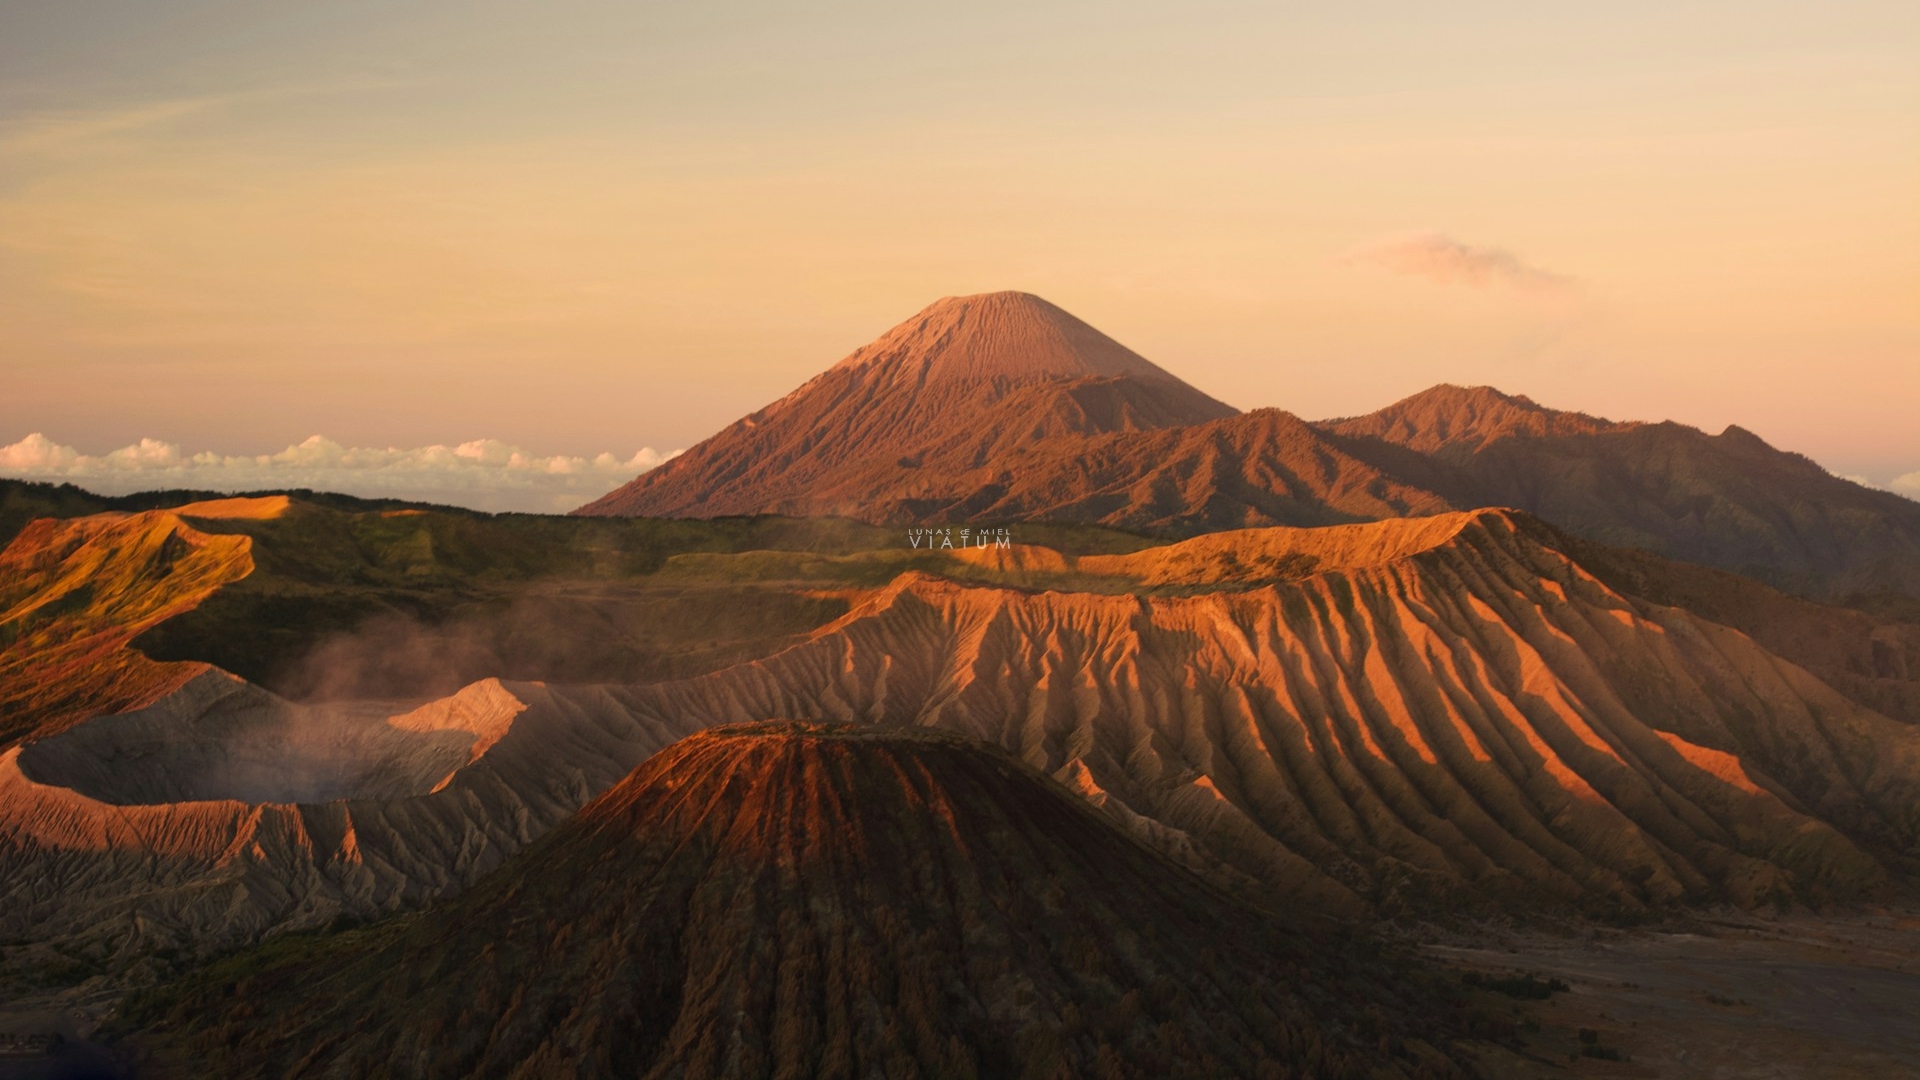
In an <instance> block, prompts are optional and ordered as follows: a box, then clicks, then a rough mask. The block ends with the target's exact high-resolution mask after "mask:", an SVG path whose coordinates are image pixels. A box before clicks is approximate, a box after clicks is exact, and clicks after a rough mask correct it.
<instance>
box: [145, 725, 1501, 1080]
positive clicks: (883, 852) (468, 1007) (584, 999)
mask: <svg viewBox="0 0 1920 1080" xmlns="http://www.w3.org/2000/svg"><path fill="white" fill-rule="evenodd" d="M125 1023H126V1024H128V1025H130V1026H137V1027H138V1028H139V1029H140V1031H141V1034H140V1036H139V1040H140V1042H141V1043H142V1044H145V1045H147V1046H149V1047H157V1048H158V1052H157V1053H156V1054H155V1055H154V1057H153V1058H152V1059H151V1061H150V1064H149V1071H150V1072H151V1073H152V1074H153V1075H173V1074H174V1073H175V1072H178V1073H179V1074H180V1075H204V1074H205V1073H206V1072H207V1071H209V1070H212V1071H217V1072H218V1073H219V1074H220V1075H222V1076H227V1077H234V1078H243V1077H275V1078H279V1077H300V1076H326V1077H340V1078H345V1077H466V1076H475V1075H485V1076H502V1077H534V1076H560V1075H564V1076H577V1077H615V1076H646V1077H669V1076H671V1077H687V1078H701V1077H732V1078H739V1077H774V1076H800V1075H804V1076H822V1077H854V1076H873V1075H886V1076H894V1077H919V1076H941V1077H972V1076H1013V1075H1020V1076H1034V1077H1039V1076H1056V1075H1075V1076H1077V1075H1098V1076H1111V1077H1175V1076H1193V1077H1217V1076H1225V1075H1235V1076H1249V1077H1279V1076H1299V1075H1306V1076H1315V1077H1326V1078H1329V1080H1336V1078H1342V1077H1353V1078H1360V1077H1371V1078H1382V1080H1384V1078H1390V1077H1419V1076H1427V1077H1439V1076H1455V1075H1464V1074H1465V1069H1463V1068H1462V1067H1461V1063H1460V1062H1459V1061H1456V1060H1454V1059H1453V1058H1452V1057H1451V1056H1450V1055H1449V1054H1448V1053H1446V1052H1443V1051H1442V1050H1441V1049H1440V1048H1438V1047H1436V1046H1434V1045H1433V1043H1432V1042H1431V1041H1429V1040H1437V1041H1440V1042H1441V1043H1442V1044H1443V1045H1445V1044H1446V1043H1447V1041H1448V1040H1447V1038H1446V1036H1447V1035H1448V1034H1449V1033H1450V1032H1453V1031H1458V1030H1459V1022H1458V1021H1457V1020H1456V1019H1454V1018H1453V1017H1452V1016H1451V1015H1450V1014H1449V1012H1448V1011H1447V1010H1446V1008H1445V1006H1444V1005H1443V1004H1442V1003H1440V1002H1438V1001H1436V1000H1435V995H1434V992H1433V989H1432V988H1431V986H1430V985H1429V984H1426V983H1424V982H1423V981H1421V979H1420V978H1419V976H1417V975H1412V974H1411V973H1409V972H1408V971H1407V969H1406V968H1405V967H1404V966H1395V965H1393V964H1389V963H1387V962H1385V961H1383V960H1379V959H1367V958H1366V957H1365V956H1364V954H1363V953H1362V952H1361V951H1360V950H1358V949H1356V948H1355V947H1354V946H1353V945H1352V944H1350V943H1345V942H1342V941H1341V940H1339V939H1338V938H1337V937H1336V936H1334V935H1331V934H1328V933H1326V932H1325V931H1318V932H1307V931H1302V930H1300V929H1297V928H1288V927H1287V926H1286V925H1285V924H1284V923H1283V922H1282V921H1281V920H1278V919H1275V918H1274V917H1273V916H1272V915H1271V914H1270V913H1267V912H1261V911H1256V910H1253V909H1248V908H1244V907H1242V906H1240V905H1239V904H1237V903H1235V902H1233V901H1231V900H1229V899H1228V898H1227V897H1225V896H1224V895H1222V894H1220V893H1219V892H1217V891H1215V890H1214V889H1212V888H1211V887H1209V886H1207V885H1206V884H1204V883H1203V882H1201V881H1200V880H1198V879H1196V878H1194V877H1192V876H1191V875H1189V874H1187V873H1185V872H1183V871H1181V870H1179V869H1178V868H1176V867H1174V866H1171V865H1169V864H1167V863H1165V862H1164V861H1162V860H1161V859H1159V858H1158V857H1157V856H1155V855H1153V854H1152V853H1151V852H1149V851H1148V850H1147V849H1145V848H1143V847H1141V846H1139V845H1138V844H1136V843H1134V842H1133V841H1131V840H1130V839H1128V838H1127V837H1126V836H1124V835H1123V834H1121V833H1120V832H1118V831H1117V830H1115V829H1114V828H1113V826H1112V825H1111V824H1110V823H1108V822H1106V821H1103V820H1102V819H1101V818H1100V817H1099V816H1097V815H1096V814H1094V813H1092V812H1090V810H1089V809H1088V808H1087V807H1086V805H1085V804H1084V803H1083V802H1082V801H1080V800H1079V799H1077V798H1075V797H1074V796H1073V795H1072V794H1070V793H1069V792H1067V791H1066V790H1064V789H1063V788H1061V787H1060V786H1059V785H1058V784H1056V783H1054V782H1052V781H1050V780H1048V779H1047V778H1045V777H1044V776H1042V775H1041V774H1040V773H1038V772H1036V771H1035V770H1034V769H1032V768H1031V767H1030V766H1028V765H1026V764H1024V763H1022V762H1020V761H1019V760H1018V759H1016V758H1014V757H1012V756H1011V755H1008V754H1006V753H1004V752H1001V751H998V750H995V749H992V748H989V747H987V746H985V745H983V744H980V743H977V742H974V741H972V740H967V739H962V738H958V737H955V736H952V735H946V734H939V733H935V732H931V731H926V730H916V729H900V728H882V727H873V726H869V725H855V726H841V727H836V726H822V725H816V724H766V725H749V726H739V727H722V728H717V729H713V730H710V731H707V732H704V733H702V734H699V735H695V736H693V737H691V738H688V739H685V740H682V741H681V742H678V743H676V744H674V745H673V746H672V747H670V748H669V749H668V750H666V751H665V752H663V753H661V754H659V755H657V756H655V757H654V758H652V759H651V760H649V761H648V762H647V763H646V764H645V765H643V766H642V767H641V768H639V769H638V770H636V771H635V772H634V773H633V774H632V775H631V776H629V777H627V778H626V779H624V780H622V781H621V782H620V783H619V784H617V785H616V786H614V787H613V788H612V789H611V790H609V791H608V792H607V793H606V794H604V795H602V796H601V797H600V798H598V799H597V800H595V801H594V802H592V803H591V804H589V805H588V806H587V807H586V808H585V809H584V810H582V811H581V812H580V813H579V814H578V815H577V816H576V817H575V818H574V819H573V820H572V821H570V822H568V823H567V824H566V825H564V826H562V827H561V828H559V829H557V830H556V831H555V832H554V833H553V834H552V835H550V836H549V837H548V838H547V839H545V840H543V841H542V842H540V843H539V844H537V845H535V846H534V847H532V848H531V849H529V850H528V851H526V852H524V853H522V854H521V855H520V856H518V857H516V858H515V859H514V860H513V861H512V862H510V863H509V864H508V865H506V866H505V867H503V868H502V870H501V871H499V872H498V873H496V874H494V875H491V876H489V877H488V878H487V879H486V880H484V881H483V882H482V883H480V884H479V885H478V886H476V887H475V888H474V889H473V890H472V891H470V892H468V893H467V894H466V895H464V896H463V897H461V898H460V899H458V900H456V901H454V902H453V903H451V904H448V905H445V906H441V907H436V908H435V909H433V910H432V911H430V912H427V913H425V914H423V915H421V916H419V917H417V918H412V919H402V920H399V921H397V922H395V923H389V924H386V925H384V926H382V927H381V928H378V929H375V930H372V931H366V932H362V933H356V934H348V935H343V936H341V937H336V938H334V939H331V940H327V941H323V942H318V943H316V944H314V945H313V946H311V947H309V948H307V949H304V950H295V949H292V948H283V949H282V950H281V951H280V952H278V953H268V954H260V955H251V956H243V957H242V958H240V959H239V960H236V961H232V962H229V963H226V964H222V965H216V966H215V967H213V968H211V969H209V970H208V971H207V972H206V973H204V974H203V975H202V976H200V977H197V978H195V979H193V980H190V981H189V983H188V984H187V985H186V986H185V987H184V988H182V989H181V990H179V991H177V992H172V993H168V994H158V995H149V996H146V997H143V998H142V999H141V1000H140V1001H138V1002H136V1003H134V1004H132V1005H130V1006H129V1009H128V1016H127V1018H126V1020H125ZM1422 1036H1424V1038H1423V1037H1422Z"/></svg>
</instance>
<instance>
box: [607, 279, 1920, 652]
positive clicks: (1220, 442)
mask: <svg viewBox="0 0 1920 1080" xmlns="http://www.w3.org/2000/svg"><path fill="white" fill-rule="evenodd" d="M1483 507H1515V508H1519V509H1524V510H1528V511H1530V512H1532V513H1535V514H1538V515H1540V516H1541V517H1544V518H1546V519H1547V520H1549V521H1552V522H1554V523H1555V524H1557V525H1560V526H1561V527H1563V528H1566V529H1569V530H1571V531H1572V532H1574V533H1576V534H1577V535H1580V536H1583V537H1586V538H1588V539H1592V540H1598V541H1601V542H1603V543H1608V544H1613V545H1618V546H1625V547H1638V548H1644V549H1647V550H1650V551H1655V552H1658V553H1660V554H1662V555H1666V556H1668V557H1670V558H1677V559H1683V560H1686V561H1689V562H1698V563H1705V564H1708V565H1712V566H1718V567H1721V568H1724V569H1728V570H1733V571H1735V572H1738V573H1742V574H1747V575H1750V576H1753V577H1757V578H1759V579H1761V580H1764V581H1766V582H1768V583H1769V584H1772V585H1775V586H1777V587H1780V588H1784V589H1787V590H1790V591H1793V592H1798V593H1801V594H1804V595H1810V596H1815V597H1819V598H1822V599H1828V600H1845V601H1847V602H1850V603H1854V604H1865V605H1868V606H1873V607H1877V608H1879V609H1882V610H1885V611H1890V612H1894V613H1900V614H1904V615H1906V616H1908V617H1914V616H1920V503H1915V502H1913V501H1911V500H1908V499H1904V498H1901V497H1900V496H1897V495H1893V494H1890V493H1887V492H1881V491H1873V490H1870V489H1867V488H1864V487H1861V486H1859V485H1857V484H1853V483H1850V482H1848V481H1846V480H1842V479H1839V478H1837V477H1835V476H1832V475H1831V474H1829V473H1827V472H1826V470H1824V469H1822V468H1820V466H1818V465H1816V464H1815V463H1814V462H1812V461H1810V460H1808V459H1807V458H1805V457H1802V456H1800V455H1798V454H1792V453H1787V452H1783V451H1780V450H1776V449H1774V448H1773V447H1771V446H1768V445H1767V444H1766V443H1765V442H1764V441H1762V440H1761V439H1760V438H1759V437H1757V436H1755V435H1753V434H1752V433H1751V432H1748V431H1745V430H1743V429H1740V428H1737V427H1730V428H1728V429H1727V430H1726V431H1725V432H1722V433H1721V434H1719V435H1708V434H1706V433H1705V432H1702V431H1699V430H1697V429H1695V428H1690V427H1686V426H1684V425H1681V424H1675V423H1619V422H1615V421H1611V420H1604V419H1600V418H1597V417H1593V416H1588V415H1586V414H1583V413H1574V412H1563V411H1558V410H1554V409H1549V408H1545V407H1543V406H1541V405H1538V404H1536V403H1534V402H1533V401H1531V400H1529V399H1527V398H1525V397H1517V396H1511V395H1507V394H1503V393H1501V392H1499V391H1497V390H1494V389H1491V388H1489V387H1470V388H1465V387H1457V386H1437V387H1434V388H1433V389H1431V390H1427V391H1424V392H1422V393H1420V394H1416V395H1414V396H1413V397H1410V398H1408V399H1406V400H1404V401H1401V402H1398V403H1396V404H1394V405H1391V406H1388V407H1387V408H1385V409H1382V410H1380V411H1379V412H1376V413H1372V414H1369V415H1367V416H1360V417H1353V418H1349V419H1341V420H1328V421H1322V422H1318V423H1306V422H1303V421H1301V420H1300V419H1299V418H1297V417H1295V416H1292V415H1291V414H1288V413H1285V412H1280V411H1277V410H1272V409H1260V410H1256V411H1254V412H1250V413H1244V414H1241V413H1236V412H1235V411H1234V410H1233V409H1231V408H1229V407H1227V406H1225V405H1222V404H1221V403H1219V402H1217V401H1214V400H1213V399H1212V398H1209V397H1207V396H1206V395H1204V394H1201V393H1200V392H1199V391H1197V390H1194V389H1193V388H1192V387H1190V386H1187V385H1186V384H1185V383H1182V382H1180V381H1179V380H1178V379H1176V378H1174V377H1173V376H1171V375H1169V374H1167V373H1166V372H1165V371H1163V370H1161V369H1160V368H1158V367H1155V366H1154V365H1152V364H1150V363H1148V362H1147V361H1146V360H1144V359H1142V358H1140V357H1139V356H1138V355H1137V354H1135V353H1133V352H1131V351H1129V350H1127V349H1126V348H1124V347H1122V346H1120V345H1119V344H1117V343H1116V342H1114V341H1113V340H1112V339H1110V338H1107V337H1105V336H1104V335H1102V334H1100V333H1099V332H1098V331H1096V330H1094V329H1093V328H1092V327H1089V326H1087V324H1085V323H1083V322H1081V321H1080V320H1078V319H1075V318H1074V317H1073V316H1071V315H1068V314H1067V313H1066V312H1064V311H1061V310H1060V309H1059V308H1057V307H1054V306H1053V305H1051V304H1048V303H1047V302H1046V301H1044V300H1041V299H1039V298H1037V297H1033V296H1028V295H1026V294H1024V293H991V294H986V295H982V296H968V297H958V298H949V299H946V300H942V301H940V302H939V303H936V304H934V305H933V306H932V307H929V308H928V309H927V310H925V311H923V312H921V313H920V314H919V315H917V316H915V317H914V318H912V319H910V320H908V321H907V322H905V323H902V324H901V325H899V326H897V327H895V328H894V329H893V330H891V331H889V332H888V333H887V334H886V335H885V336H883V337H882V338H880V340H878V341H876V342H874V343H873V344H872V345H869V346H867V347H866V348H863V349H861V350H860V351H858V352H856V353H854V354H853V355H852V356H851V357H848V358H847V359H846V360H844V361H842V362H841V363H840V364H838V365H836V366H834V367H833V368H832V369H830V370H828V371H827V372H825V373H824V374H822V375H820V376H819V377H818V378H816V379H814V380H813V381H811V382H809V383H807V384H806V385H805V386H802V387H801V388H800V389H798V390H796V391H794V392H793V393H792V394H789V395H787V396H786V397H785V398H782V399H781V400H780V401H778V402H775V403H774V404H772V405H770V406H768V407H767V408H765V409H762V410H761V411H759V412H757V413H755V414H753V415H752V416H749V417H746V418H745V419H743V420H741V421H739V422H738V423H736V424H734V425H733V426H731V427H729V428H728V429H726V430H725V431H723V432H721V433H720V434H718V435H715V436H714V437H713V438H711V439H708V440H707V441H705V442H703V443H701V444H700V445H698V446H695V447H694V448H693V449H691V450H689V451H688V452H687V453H686V454H684V455H682V456H680V457H679V458H676V459H675V460H674V461H672V462H669V463H668V464H667V465H665V466H662V467H661V468H659V469H656V470H654V471H653V472H651V473H648V474H646V475H645V476H642V477H640V478H639V479H637V480H635V481H633V482H632V483H630V484H628V485H627V486H625V487H623V488H621V489H619V490H618V491H615V492H613V493H611V494H609V495H607V496H606V497H604V498H602V499H600V500H598V501H597V502H594V503H592V504H590V505H588V506H585V507H582V508H581V509H580V511H578V512H579V513H582V514H616V515H637V516H661V517H714V516H721V515H729V514H754V513H784V514H795V515H844V516H848V517H854V518H858V519H861V520H864V521H869V522H877V523H902V524H904V523H941V522H989V521H991V522H1009V521H1057V522H1078V523H1097V524H1103V525H1110V526H1117V527H1120V528H1128V529H1135V530H1143V531H1149V532H1157V533H1162V534H1166V535H1173V536H1182V535H1191V534H1194V533H1198V532H1207V531H1212V530H1216V529H1230V528H1250V527H1258V526H1267V525H1326V524H1336V523H1341V522H1354V521H1367V520H1379V519H1382V518H1389V517H1404V516H1410V515H1426V514H1436V513H1445V512H1448V511H1451V510H1467V509H1476V508H1483Z"/></svg>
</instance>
